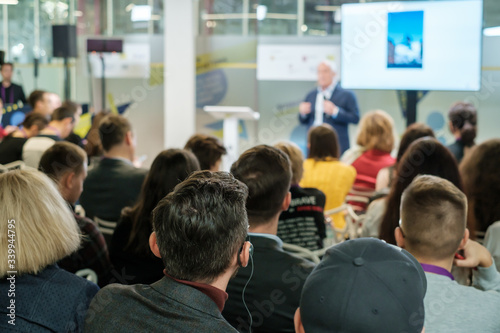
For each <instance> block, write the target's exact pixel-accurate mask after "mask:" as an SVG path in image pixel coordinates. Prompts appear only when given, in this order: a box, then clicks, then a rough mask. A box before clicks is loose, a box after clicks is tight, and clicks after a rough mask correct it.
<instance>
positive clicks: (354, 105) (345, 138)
mask: <svg viewBox="0 0 500 333" xmlns="http://www.w3.org/2000/svg"><path fill="white" fill-rule="evenodd" d="M317 94H318V89H317V88H316V89H314V90H312V91H311V92H309V93H308V94H307V96H306V98H305V100H304V102H309V103H311V113H309V114H307V115H305V116H302V115H300V114H299V121H300V123H301V124H306V125H307V126H312V124H313V123H314V118H315V110H316V96H317ZM330 101H331V102H332V103H333V104H335V105H336V106H337V107H338V108H339V113H338V114H337V116H336V117H335V118H333V117H331V116H329V115H327V114H324V113H323V122H324V123H327V124H330V125H331V126H332V127H333V128H335V130H336V131H337V135H338V137H339V145H340V152H341V154H342V153H343V152H344V151H346V150H347V149H349V146H350V145H349V132H348V127H347V126H348V124H349V123H353V124H357V123H358V121H359V108H358V102H357V100H356V96H355V95H354V93H353V92H352V91H350V90H345V89H343V88H342V87H341V86H340V83H338V84H337V85H336V86H335V89H334V90H333V93H332V96H331V97H330Z"/></svg>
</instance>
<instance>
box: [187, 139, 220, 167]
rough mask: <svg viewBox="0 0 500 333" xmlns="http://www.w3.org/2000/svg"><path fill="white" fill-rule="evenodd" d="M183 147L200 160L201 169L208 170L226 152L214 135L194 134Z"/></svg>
mask: <svg viewBox="0 0 500 333" xmlns="http://www.w3.org/2000/svg"><path fill="white" fill-rule="evenodd" d="M184 149H187V150H190V151H192V152H193V154H194V155H195V156H196V158H197V159H198V162H200V167H201V170H209V169H210V168H211V167H212V166H214V165H215V163H217V161H218V160H220V158H221V157H222V155H225V154H227V151H226V148H225V147H224V145H223V144H222V142H220V140H219V139H217V138H216V137H214V136H211V135H205V134H195V135H193V136H192V137H190V138H189V140H188V142H187V143H186V146H185V147H184Z"/></svg>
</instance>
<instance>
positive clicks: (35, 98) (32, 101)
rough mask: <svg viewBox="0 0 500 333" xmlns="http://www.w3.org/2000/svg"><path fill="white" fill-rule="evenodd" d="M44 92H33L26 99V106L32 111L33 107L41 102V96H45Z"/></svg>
mask: <svg viewBox="0 0 500 333" xmlns="http://www.w3.org/2000/svg"><path fill="white" fill-rule="evenodd" d="M45 93H46V91H45V90H34V91H33V92H32V93H31V94H30V95H29V97H28V104H29V105H30V106H31V108H32V109H34V108H35V105H36V103H37V102H39V101H43V95H45Z"/></svg>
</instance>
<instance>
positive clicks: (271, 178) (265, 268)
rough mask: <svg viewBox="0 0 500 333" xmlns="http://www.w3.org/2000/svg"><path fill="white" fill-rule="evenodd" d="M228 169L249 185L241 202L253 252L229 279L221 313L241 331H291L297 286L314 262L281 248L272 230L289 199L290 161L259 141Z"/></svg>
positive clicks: (297, 299)
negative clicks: (250, 263)
mask: <svg viewBox="0 0 500 333" xmlns="http://www.w3.org/2000/svg"><path fill="white" fill-rule="evenodd" d="M231 173H232V174H233V175H234V177H235V178H236V179H239V180H241V181H242V182H243V183H245V184H246V185H247V186H248V189H249V196H248V200H247V204H246V208H247V213H248V221H249V224H250V229H249V231H250V232H249V236H250V241H251V242H252V243H253V244H254V246H255V252H254V254H253V266H252V267H247V268H245V269H240V271H239V272H238V274H237V275H236V277H235V278H234V279H233V280H232V281H230V283H229V285H228V288H227V290H228V294H229V300H228V302H227V304H226V307H225V308H224V312H223V315H224V318H226V319H227V320H228V321H229V323H231V325H233V327H235V328H236V329H237V330H238V331H240V332H248V331H249V330H250V326H251V330H252V332H293V331H294V326H293V316H294V313H295V310H296V309H297V307H298V306H299V299H300V292H301V291H302V286H303V284H304V282H305V280H306V278H307V276H308V275H309V273H310V272H311V271H312V269H313V268H314V264H313V263H311V262H309V261H307V260H305V259H302V258H299V257H297V256H294V255H292V254H289V253H287V252H285V251H283V248H282V244H283V243H282V241H281V239H280V238H279V237H278V236H276V233H277V230H278V219H279V216H280V213H281V212H282V211H285V210H287V208H288V205H289V204H290V200H291V195H290V192H289V189H290V182H291V178H292V170H291V166H290V161H289V159H288V157H287V155H286V154H285V153H284V152H282V151H280V150H279V149H276V148H274V147H270V146H266V145H260V146H256V147H254V148H250V149H248V150H247V151H245V152H244V153H243V154H242V155H241V156H240V157H239V159H238V160H237V161H236V162H235V163H234V164H233V165H232V167H231ZM252 275H253V276H252ZM247 283H248V285H247V286H246V284H247ZM245 286H246V287H245ZM243 294H244V296H243ZM246 307H248V310H249V312H250V314H251V319H252V321H253V323H252V325H250V318H249V317H248V313H247V310H246Z"/></svg>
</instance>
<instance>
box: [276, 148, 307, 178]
mask: <svg viewBox="0 0 500 333" xmlns="http://www.w3.org/2000/svg"><path fill="white" fill-rule="evenodd" d="M274 147H275V148H278V149H279V150H281V151H282V152H284V153H285V154H287V155H288V158H289V159H290V163H291V164H292V184H298V183H299V182H300V180H301V179H302V175H303V174H304V155H302V151H301V150H300V148H299V146H297V145H296V144H295V143H293V142H288V141H282V142H278V143H277V144H275V145H274Z"/></svg>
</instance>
